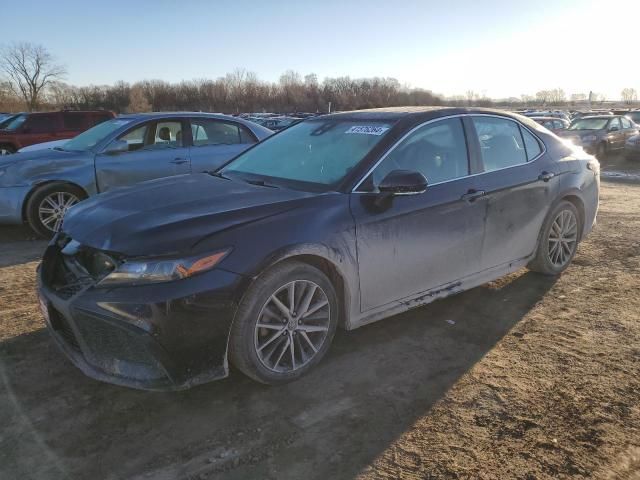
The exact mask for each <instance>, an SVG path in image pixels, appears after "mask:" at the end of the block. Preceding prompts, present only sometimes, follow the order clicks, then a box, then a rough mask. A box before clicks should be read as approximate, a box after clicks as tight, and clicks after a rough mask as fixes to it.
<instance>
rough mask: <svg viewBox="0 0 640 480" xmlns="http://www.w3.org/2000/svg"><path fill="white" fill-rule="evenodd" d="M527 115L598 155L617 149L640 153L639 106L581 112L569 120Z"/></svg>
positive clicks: (628, 153)
mask: <svg viewBox="0 0 640 480" xmlns="http://www.w3.org/2000/svg"><path fill="white" fill-rule="evenodd" d="M530 118H532V119H533V120H534V121H536V122H537V123H539V124H540V125H542V126H544V127H546V128H548V129H549V130H551V131H552V132H554V133H556V134H557V135H559V136H560V137H562V138H566V139H568V140H570V141H571V142H573V143H574V144H576V145H578V146H581V147H583V148H584V149H585V150H586V151H587V152H589V153H591V154H593V155H596V156H597V157H598V158H600V159H602V158H604V157H606V156H607V155H608V154H610V153H612V152H616V151H619V152H623V153H624V154H625V155H626V156H627V157H629V158H636V157H638V156H639V153H640V127H639V126H638V124H637V122H640V110H635V111H628V112H624V115H622V114H614V113H613V112H606V113H604V114H601V113H596V112H580V113H579V114H577V115H574V117H573V120H572V121H571V122H569V121H567V120H565V119H563V118H558V117H553V116H537V115H532V116H530Z"/></svg>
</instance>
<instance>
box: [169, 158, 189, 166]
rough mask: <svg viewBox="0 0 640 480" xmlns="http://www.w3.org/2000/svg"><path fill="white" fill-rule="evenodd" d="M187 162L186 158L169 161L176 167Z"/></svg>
mask: <svg viewBox="0 0 640 480" xmlns="http://www.w3.org/2000/svg"><path fill="white" fill-rule="evenodd" d="M188 161H189V160H187V159H186V158H180V157H178V158H174V159H173V160H171V163H175V164H176V165H182V164H183V163H187V162H188Z"/></svg>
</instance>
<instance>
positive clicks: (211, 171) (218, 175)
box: [205, 170, 231, 180]
mask: <svg viewBox="0 0 640 480" xmlns="http://www.w3.org/2000/svg"><path fill="white" fill-rule="evenodd" d="M205 173H208V174H209V175H211V176H212V177H218V178H224V179H225V180H231V179H230V178H229V177H225V176H224V175H223V174H222V173H220V172H216V171H214V170H207V171H206V172H205Z"/></svg>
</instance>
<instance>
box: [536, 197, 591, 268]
mask: <svg viewBox="0 0 640 480" xmlns="http://www.w3.org/2000/svg"><path fill="white" fill-rule="evenodd" d="M580 228H581V224H580V217H579V215H578V211H577V209H576V207H575V205H573V204H572V203H571V202H567V201H562V202H560V204H559V205H558V206H557V207H556V208H555V209H554V210H553V211H552V212H551V214H550V215H549V216H548V217H547V220H545V224H544V225H543V230H542V232H541V237H540V240H539V242H538V250H537V251H536V256H535V258H534V259H533V260H532V261H531V263H530V264H529V268H530V269H531V270H533V271H536V272H539V273H544V274H546V275H557V274H559V273H561V272H563V271H564V270H565V269H566V268H567V267H568V266H569V264H570V263H571V260H573V257H574V256H575V254H576V251H577V249H578V240H579V238H580V235H579V232H580Z"/></svg>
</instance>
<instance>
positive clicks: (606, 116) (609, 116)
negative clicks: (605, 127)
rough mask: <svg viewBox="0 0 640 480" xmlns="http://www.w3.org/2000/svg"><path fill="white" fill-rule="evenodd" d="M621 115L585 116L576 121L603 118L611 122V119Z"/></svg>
mask: <svg viewBox="0 0 640 480" xmlns="http://www.w3.org/2000/svg"><path fill="white" fill-rule="evenodd" d="M621 116H622V115H598V114H595V115H585V116H584V117H581V118H579V119H578V120H584V119H585V118H603V119H606V120H611V119H612V118H618V117H621Z"/></svg>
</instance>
